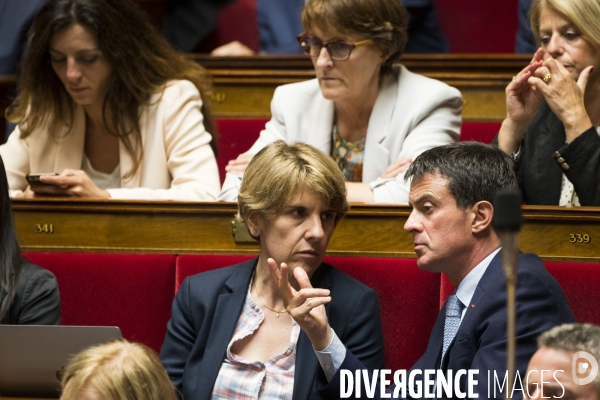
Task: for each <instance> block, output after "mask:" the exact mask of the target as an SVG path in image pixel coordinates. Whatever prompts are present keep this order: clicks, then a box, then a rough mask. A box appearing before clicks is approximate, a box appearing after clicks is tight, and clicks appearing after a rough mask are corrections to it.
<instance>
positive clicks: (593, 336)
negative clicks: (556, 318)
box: [538, 324, 600, 396]
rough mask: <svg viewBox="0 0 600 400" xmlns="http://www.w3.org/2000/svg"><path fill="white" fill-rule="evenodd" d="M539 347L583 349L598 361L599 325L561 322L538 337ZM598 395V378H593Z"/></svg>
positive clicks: (565, 349) (599, 347) (599, 349)
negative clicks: (561, 323)
mask: <svg viewBox="0 0 600 400" xmlns="http://www.w3.org/2000/svg"><path fill="white" fill-rule="evenodd" d="M538 346H539V347H549V348H551V349H555V350H562V351H569V352H571V351H573V352H577V351H585V352H587V353H590V354H591V355H592V356H593V357H594V358H595V359H596V361H598V362H599V363H600V327H599V326H596V325H592V324H563V325H559V326H555V327H554V328H552V329H550V330H547V331H546V332H544V333H542V334H541V335H540V336H539V337H538ZM594 384H595V385H596V394H597V395H598V396H600V378H599V377H598V376H597V377H596V379H595V380H594Z"/></svg>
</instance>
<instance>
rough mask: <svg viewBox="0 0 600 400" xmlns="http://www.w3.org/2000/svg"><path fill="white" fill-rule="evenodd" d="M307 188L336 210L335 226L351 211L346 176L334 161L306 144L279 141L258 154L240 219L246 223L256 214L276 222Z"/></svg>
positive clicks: (246, 183) (244, 191)
mask: <svg viewBox="0 0 600 400" xmlns="http://www.w3.org/2000/svg"><path fill="white" fill-rule="evenodd" d="M304 188H307V189H309V190H312V191H313V192H314V193H315V194H316V195H317V196H318V197H319V198H320V199H321V201H323V203H324V204H327V206H329V207H331V208H332V209H333V210H335V212H336V223H337V222H339V220H340V219H342V218H343V217H344V215H345V214H346V213H347V212H348V210H349V208H350V206H349V205H348V201H347V200H346V182H345V179H344V175H343V174H342V171H341V170H340V167H339V166H338V165H337V164H336V163H335V161H333V159H332V158H331V157H329V156H328V155H327V154H325V153H323V152H322V151H321V150H318V149H316V148H314V147H312V146H311V145H308V144H305V143H299V142H297V143H292V144H287V143H286V142H284V141H283V140H278V141H276V142H274V143H271V144H270V145H268V146H267V147H265V148H263V149H262V150H261V151H259V152H258V153H257V154H256V155H255V156H254V157H253V158H252V161H250V164H249V165H248V168H246V172H245V173H244V180H243V181H242V186H241V188H240V192H239V195H238V216H239V218H240V219H241V220H242V221H247V218H248V215H249V214H250V213H252V212H257V213H259V214H260V215H261V216H263V217H264V218H267V219H269V218H273V217H274V216H275V215H277V214H278V213H279V212H281V211H282V210H283V209H284V208H285V207H286V206H287V205H288V204H289V203H290V201H291V200H292V198H293V197H294V196H295V195H296V194H297V193H298V191H300V190H302V189H304Z"/></svg>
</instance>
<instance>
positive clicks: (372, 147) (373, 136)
mask: <svg viewBox="0 0 600 400" xmlns="http://www.w3.org/2000/svg"><path fill="white" fill-rule="evenodd" d="M397 95H398V80H397V79H396V77H395V75H391V74H388V75H385V76H384V77H382V82H381V86H380V89H379V94H378V95H377V100H375V105H374V106H373V111H371V116H370V118H369V126H368V128H367V141H366V143H365V158H364V163H363V182H371V181H374V180H376V179H377V178H379V176H380V175H381V173H382V172H383V171H385V169H386V168H387V166H388V165H389V161H390V160H389V158H390V157H389V150H388V149H387V148H386V146H385V145H384V144H383V141H384V140H385V138H386V137H387V135H388V134H389V133H390V132H389V126H390V121H391V119H392V116H393V114H394V110H395V109H396V100H397Z"/></svg>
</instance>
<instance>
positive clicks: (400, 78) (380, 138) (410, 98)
mask: <svg viewBox="0 0 600 400" xmlns="http://www.w3.org/2000/svg"><path fill="white" fill-rule="evenodd" d="M334 106H335V105H334V102H333V101H331V100H327V99H325V98H324V97H323V95H322V94H321V90H320V88H319V83H318V81H317V80H316V79H313V80H310V81H306V82H299V83H292V84H289V85H284V86H280V87H278V88H277V89H276V90H275V94H274V96H273V101H272V102H271V114H272V118H271V120H270V121H269V122H267V124H266V126H265V129H264V130H263V131H262V132H261V133H260V137H259V139H258V140H257V141H256V142H255V143H254V145H253V146H252V147H251V148H250V150H248V153H252V154H255V153H257V152H258V151H259V150H260V149H262V148H263V147H265V146H266V145H268V144H269V143H273V142H274V141H276V140H284V141H286V142H287V143H292V142H304V143H308V144H310V145H312V146H314V147H316V148H318V149H320V150H322V151H324V152H325V153H327V154H331V140H332V127H333V120H334V113H335V112H334ZM461 109H462V97H461V94H460V92H459V91H458V90H457V89H455V88H453V87H450V86H448V85H446V84H445V83H442V82H440V81H437V80H434V79H429V78H426V77H424V76H421V75H417V74H414V73H412V72H410V71H409V70H407V69H406V68H405V67H403V66H400V65H396V66H394V69H393V73H392V74H391V75H386V76H384V77H383V79H382V83H381V87H380V89H379V95H378V96H377V101H376V102H375V105H374V107H373V111H372V112H371V117H370V118H369V126H368V128H367V141H366V144H365V155H364V164H363V183H368V184H370V186H371V188H372V189H373V196H374V198H375V202H376V203H400V204H402V203H407V202H408V192H409V189H410V182H405V181H404V173H401V174H400V175H398V176H397V177H396V178H395V179H378V178H379V177H380V176H381V175H382V174H383V173H384V172H385V169H386V168H387V167H388V166H389V165H390V164H391V163H393V162H394V161H396V160H398V159H401V158H403V157H410V158H412V159H413V160H414V159H415V158H416V157H417V156H418V155H419V154H421V153H422V152H424V151H425V150H427V149H430V148H432V147H436V146H441V145H445V144H448V143H452V142H455V141H457V140H458V138H459V135H460V125H461ZM241 182H242V177H241V176H239V175H236V174H233V173H228V174H227V175H226V178H225V182H224V183H223V189H222V191H221V194H220V195H219V199H220V200H226V201H235V200H237V194H238V191H239V188H240V186H241Z"/></svg>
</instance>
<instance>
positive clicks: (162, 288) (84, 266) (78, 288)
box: [25, 253, 176, 351]
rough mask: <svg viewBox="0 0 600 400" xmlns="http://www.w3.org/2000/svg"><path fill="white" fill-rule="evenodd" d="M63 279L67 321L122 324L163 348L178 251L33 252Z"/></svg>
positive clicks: (129, 333) (133, 335) (129, 335)
mask: <svg viewBox="0 0 600 400" xmlns="http://www.w3.org/2000/svg"><path fill="white" fill-rule="evenodd" d="M25 257H26V258H27V259H29V260H30V261H31V262H32V263H34V264H37V265H39V266H41V267H44V268H46V269H48V270H50V271H51V272H52V273H53V274H54V275H55V276H56V279H57V280H58V286H59V290H60V300H61V324H63V325H93V326H118V327H119V328H121V331H122V332H123V336H124V337H125V338H126V339H128V340H133V341H136V342H141V343H144V344H146V345H148V346H150V347H151V348H153V349H154V350H156V351H159V350H160V347H161V346H162V342H163V340H164V337H165V333H166V330H167V322H168V320H169V318H170V317H171V303H172V302H173V297H174V290H173V288H174V287H175V258H176V256H175V255H164V254H144V255H137V254H95V253H27V254H25Z"/></svg>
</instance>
